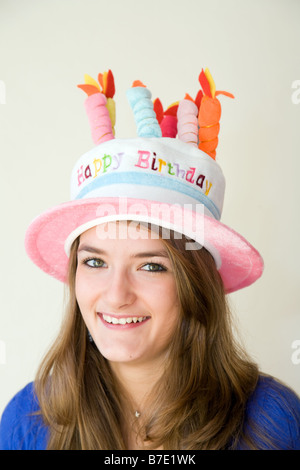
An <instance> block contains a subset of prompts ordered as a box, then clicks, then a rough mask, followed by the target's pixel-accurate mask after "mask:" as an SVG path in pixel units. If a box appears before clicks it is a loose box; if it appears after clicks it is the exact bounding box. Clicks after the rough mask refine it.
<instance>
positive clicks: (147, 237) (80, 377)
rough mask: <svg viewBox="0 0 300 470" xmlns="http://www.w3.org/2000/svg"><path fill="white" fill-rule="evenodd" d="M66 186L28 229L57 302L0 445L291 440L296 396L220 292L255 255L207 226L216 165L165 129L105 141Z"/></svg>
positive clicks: (298, 403) (178, 445) (216, 208)
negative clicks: (241, 339) (251, 353)
mask: <svg viewBox="0 0 300 470" xmlns="http://www.w3.org/2000/svg"><path fill="white" fill-rule="evenodd" d="M141 92H143V90H141ZM149 133H150V137H151V132H150V131H149ZM205 181H206V183H205ZM72 184H73V191H72V201H71V202H68V203H65V204H62V205H60V206H58V207H56V208H53V209H51V210H50V211H47V212H46V213H44V214H42V215H41V216H39V217H38V218H37V219H35V221H33V223H32V224H31V225H30V227H29V229H28V232H27V236H26V248H27V251H28V254H29V256H30V257H31V258H32V260H33V261H34V262H35V263H36V264H37V265H38V266H39V267H40V268H41V269H43V270H44V271H45V272H47V273H49V274H51V275H53V276H54V277H56V278H57V279H60V280H63V281H65V282H66V284H67V285H68V291H69V303H68V307H67V311H66V316H65V319H64V322H63V324H62V327H61V331H60V334H59V335H58V338H57V339H56V341H55V342H54V344H53V345H52V347H51V348H50V350H49V352H48V353H47V355H46V357H45V359H44V360H43V362H42V364H41V366H40V368H39V371H38V374H37V377H36V379H35V381H34V382H33V383H32V384H29V385H27V386H26V387H25V388H24V389H23V390H22V391H21V392H19V393H18V394H17V395H16V396H15V397H14V398H13V400H12V401H11V402H10V403H9V404H8V406H7V408H6V410H5V412H4V414H3V417H2V421H1V426H0V448H4V449H67V450H71V449H100V450H104V449H105V450H122V449H156V450H157V449H159V450H161V449H164V450H166V449H167V450H175V449H180V450H197V449H199V450H201V449H300V431H299V429H300V426H299V425H300V400H299V398H298V397H297V396H296V394H295V393H294V392H293V391H291V390H290V389H289V388H288V387H286V386H285V385H282V384H280V383H279V382H278V381H277V380H275V379H273V378H271V377H269V376H266V375H263V374H262V373H260V371H259V370H258V367H257V366H256V365H255V364H254V363H253V362H252V361H251V360H250V359H249V358H248V357H247V355H246V353H245V352H244V351H243V350H242V348H241V347H240V346H239V345H238V344H237V342H236V340H235V336H234V334H233V331H232V320H231V314H230V310H229V307H228V303H227V294H228V293H229V292H232V291H234V290H237V289H239V288H241V287H245V286H247V285H249V284H251V283H253V282H254V281H255V280H256V279H258V278H259V277H260V275H261V273H262V266H263V263H262V259H261V257H260V255H259V254H258V252H257V251H256V250H255V249H254V248H253V247H252V246H251V245H250V244H249V243H248V242H247V241H246V240H245V239H244V238H243V237H241V236H240V235H239V234H237V233H236V232H234V231H233V230H231V229H230V228H228V227H227V226H225V225H224V224H222V223H221V222H219V217H220V214H221V210H222V204H223V193H224V178H223V175H222V173H221V170H220V168H219V166H218V164H217V163H216V162H215V160H214V159H212V158H211V157H210V156H208V155H206V154H204V153H203V152H202V151H201V150H199V149H198V148H195V147H194V146H191V145H190V144H187V143H184V142H181V141H180V140H178V139H176V140H175V139H174V138H165V137H155V138H153V137H151V138H149V137H147V136H146V138H144V137H143V138H138V139H132V140H117V139H111V140H109V141H108V142H106V143H102V144H101V145H99V146H98V147H96V148H95V149H93V150H92V151H90V152H88V153H87V154H85V155H84V156H83V157H82V158H81V159H80V161H79V162H78V164H77V165H76V166H75V168H74V170H73V173H72ZM115 194H118V197H115V196H114V195H115Z"/></svg>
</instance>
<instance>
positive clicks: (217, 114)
mask: <svg viewBox="0 0 300 470" xmlns="http://www.w3.org/2000/svg"><path fill="white" fill-rule="evenodd" d="M199 82H200V85H201V87H202V90H203V94H204V95H203V97H202V99H201V102H200V109H199V115H198V123H199V145H198V146H199V149H201V150H203V151H204V152H206V153H207V154H208V155H210V156H211V157H212V158H213V159H215V158H216V148H217V146H218V142H219V140H218V134H219V130H220V124H219V121H220V118H221V103H220V101H219V100H218V98H216V96H217V95H221V94H222V95H225V96H228V97H229V98H234V96H233V95H232V94H231V93H228V92H227V91H216V86H215V83H214V80H213V78H212V76H211V74H210V71H209V70H208V69H205V72H204V71H203V69H202V71H201V73H200V75H199Z"/></svg>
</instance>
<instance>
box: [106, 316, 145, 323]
mask: <svg viewBox="0 0 300 470" xmlns="http://www.w3.org/2000/svg"><path fill="white" fill-rule="evenodd" d="M146 318H147V317H128V318H124V317H123V318H116V317H110V316H109V315H103V319H104V320H105V321H106V322H107V323H112V324H113V325H126V323H132V322H133V323H137V322H139V323H141V322H142V321H144V320H146Z"/></svg>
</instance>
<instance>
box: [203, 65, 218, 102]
mask: <svg viewBox="0 0 300 470" xmlns="http://www.w3.org/2000/svg"><path fill="white" fill-rule="evenodd" d="M204 73H205V76H206V78H207V81H208V83H209V87H210V92H211V96H212V97H213V98H214V97H215V94H216V85H215V82H214V80H213V78H212V76H211V73H210V71H209V69H208V68H206V69H205V70H204Z"/></svg>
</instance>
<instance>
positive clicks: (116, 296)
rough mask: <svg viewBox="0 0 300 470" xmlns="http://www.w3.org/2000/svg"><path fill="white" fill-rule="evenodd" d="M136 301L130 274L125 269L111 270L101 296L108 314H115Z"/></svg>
mask: <svg viewBox="0 0 300 470" xmlns="http://www.w3.org/2000/svg"><path fill="white" fill-rule="evenodd" d="M135 299H136V292H135V289H134V285H133V280H132V279H131V276H130V273H128V272H127V271H126V270H125V269H118V268H115V269H112V270H111V272H110V275H109V279H108V282H107V284H106V288H105V291H104V295H103V296H102V300H104V301H105V303H106V306H107V308H108V312H115V313H116V312H117V311H118V310H123V309H125V308H126V307H128V306H131V305H132V304H133V303H134V302H135Z"/></svg>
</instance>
